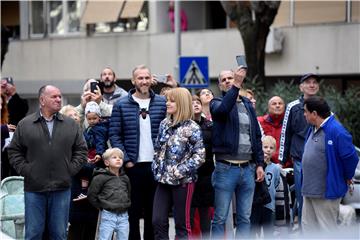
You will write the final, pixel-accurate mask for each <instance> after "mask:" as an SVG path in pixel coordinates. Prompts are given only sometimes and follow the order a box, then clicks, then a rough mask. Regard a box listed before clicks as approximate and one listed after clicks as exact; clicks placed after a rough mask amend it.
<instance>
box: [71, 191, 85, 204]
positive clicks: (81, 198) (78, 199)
mask: <svg viewBox="0 0 360 240" xmlns="http://www.w3.org/2000/svg"><path fill="white" fill-rule="evenodd" d="M85 198H87V196H86V195H85V194H82V193H80V195H79V196H77V197H76V198H74V199H73V201H74V202H76V201H80V200H84V199H85Z"/></svg>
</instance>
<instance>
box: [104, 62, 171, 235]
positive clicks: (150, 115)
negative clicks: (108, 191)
mask: <svg viewBox="0 0 360 240" xmlns="http://www.w3.org/2000/svg"><path fill="white" fill-rule="evenodd" d="M132 75H133V76H132V80H131V81H132V84H133V85H134V87H135V88H134V89H131V90H130V91H129V94H128V96H127V97H124V98H121V99H120V100H118V101H117V102H116V103H115V104H114V106H113V110H112V114H111V120H110V128H109V138H110V143H111V146H112V147H113V148H114V147H117V148H120V149H121V150H122V151H123V152H124V166H125V171H126V173H127V175H128V177H129V179H130V183H131V207H130V209H129V223H130V233H129V239H132V240H133V239H134V240H138V239H139V240H140V239H141V236H140V227H139V221H140V218H141V217H142V215H143V214H144V236H143V239H145V240H148V239H153V238H154V234H153V228H152V208H153V198H154V194H155V189H156V183H155V181H154V176H153V173H152V171H151V163H152V161H153V158H154V147H153V144H154V142H155V140H156V137H157V135H158V132H159V125H160V122H161V121H162V120H163V119H164V118H165V117H166V101H165V98H164V97H162V96H159V95H157V94H155V93H154V92H153V91H152V90H151V89H150V87H151V84H152V81H153V77H152V75H151V73H150V70H149V69H148V68H147V67H146V66H144V65H140V66H137V67H135V69H134V70H133V73H132Z"/></svg>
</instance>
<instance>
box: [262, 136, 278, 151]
mask: <svg viewBox="0 0 360 240" xmlns="http://www.w3.org/2000/svg"><path fill="white" fill-rule="evenodd" d="M262 143H263V144H264V143H269V144H271V145H273V146H274V149H276V140H275V138H274V137H273V136H269V135H267V136H264V137H263V138H262Z"/></svg>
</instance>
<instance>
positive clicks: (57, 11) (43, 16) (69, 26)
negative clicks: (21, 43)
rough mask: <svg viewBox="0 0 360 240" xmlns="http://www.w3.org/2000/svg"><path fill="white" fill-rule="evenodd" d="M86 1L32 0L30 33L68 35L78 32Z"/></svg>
mask: <svg viewBox="0 0 360 240" xmlns="http://www.w3.org/2000/svg"><path fill="white" fill-rule="evenodd" d="M83 4H84V2H83V1H81V0H77V1H66V0H62V1H31V2H30V8H29V9H30V14H29V16H30V29H31V31H30V35H31V36H32V37H36V36H41V37H42V36H45V35H47V34H50V35H52V36H56V35H66V34H73V33H78V32H80V31H81V28H80V17H81V11H82V8H83Z"/></svg>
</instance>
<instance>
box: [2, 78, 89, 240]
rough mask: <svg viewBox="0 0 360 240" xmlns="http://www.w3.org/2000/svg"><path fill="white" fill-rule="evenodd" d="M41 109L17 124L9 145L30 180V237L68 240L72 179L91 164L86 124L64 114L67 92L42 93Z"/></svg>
mask: <svg viewBox="0 0 360 240" xmlns="http://www.w3.org/2000/svg"><path fill="white" fill-rule="evenodd" d="M39 103H40V109H39V111H37V112H35V113H33V114H31V115H29V116H27V117H25V118H24V119H23V120H22V121H21V122H20V123H19V124H18V126H17V128H16V130H15V133H14V137H13V140H12V141H11V143H10V145H9V147H8V154H9V160H10V164H11V165H12V166H13V167H14V168H15V170H16V171H17V172H18V173H19V174H20V175H21V176H24V181H25V182H24V191H25V239H41V238H42V234H43V231H44V228H45V223H47V229H48V231H49V237H50V239H64V240H65V239H67V233H66V229H67V224H68V218H69V207H70V185H71V177H72V176H74V175H75V174H76V173H77V172H78V171H79V170H80V169H81V167H82V165H83V164H84V163H85V162H86V161H87V148H86V143H85V141H84V139H83V136H82V132H81V130H80V126H79V125H78V124H77V123H76V122H75V121H74V120H73V119H71V118H69V117H66V116H64V115H62V114H60V113H59V111H60V108H61V92H60V90H59V89H58V88H56V87H54V86H51V85H46V86H43V87H41V88H40V90H39Z"/></svg>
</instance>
